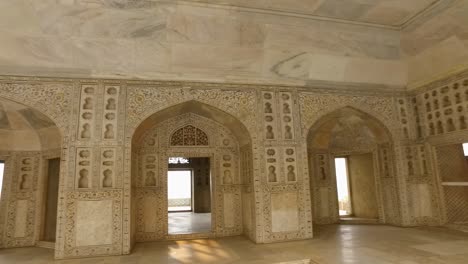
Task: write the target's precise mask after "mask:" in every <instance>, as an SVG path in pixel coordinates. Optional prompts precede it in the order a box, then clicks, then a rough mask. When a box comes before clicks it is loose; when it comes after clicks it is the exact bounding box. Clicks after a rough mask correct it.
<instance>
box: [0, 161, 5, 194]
mask: <svg viewBox="0 0 468 264" xmlns="http://www.w3.org/2000/svg"><path fill="white" fill-rule="evenodd" d="M4 171H5V161H3V160H0V199H1V198H2V189H3V172H4Z"/></svg>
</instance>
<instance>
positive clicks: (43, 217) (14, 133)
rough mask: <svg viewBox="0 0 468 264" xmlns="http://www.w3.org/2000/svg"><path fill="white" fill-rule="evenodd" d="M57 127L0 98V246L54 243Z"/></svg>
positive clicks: (38, 114)
mask: <svg viewBox="0 0 468 264" xmlns="http://www.w3.org/2000/svg"><path fill="white" fill-rule="evenodd" d="M62 131H63V130H62V129H60V128H59V126H58V125H57V124H56V123H55V122H54V121H52V120H51V119H50V118H49V117H48V116H46V115H45V114H43V113H42V112H41V111H40V110H37V109H36V108H34V107H31V106H28V105H24V104H21V103H18V102H16V101H13V100H10V99H7V98H3V97H0V162H2V163H4V166H5V174H4V175H3V183H4V184H3V186H2V189H1V196H0V199H1V200H0V214H1V215H6V216H7V217H6V218H5V220H6V221H2V222H1V223H0V247H22V246H34V245H37V244H40V243H42V242H48V243H54V242H55V239H56V236H57V234H56V230H57V226H58V224H57V222H56V221H57V214H58V201H59V199H58V197H59V187H58V186H59V181H60V175H61V173H60V171H61V154H62V151H61V149H62Z"/></svg>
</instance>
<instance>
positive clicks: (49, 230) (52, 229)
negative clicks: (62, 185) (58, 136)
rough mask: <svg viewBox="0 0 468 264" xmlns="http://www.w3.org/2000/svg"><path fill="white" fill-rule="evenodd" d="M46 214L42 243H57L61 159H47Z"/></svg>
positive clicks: (44, 216) (44, 214)
mask: <svg viewBox="0 0 468 264" xmlns="http://www.w3.org/2000/svg"><path fill="white" fill-rule="evenodd" d="M45 165H46V166H47V173H46V179H45V181H46V185H45V192H44V200H45V206H44V213H43V225H42V233H41V241H45V242H52V243H53V242H55V236H56V229H57V205H58V190H59V178H60V158H53V159H47V160H46V164H45Z"/></svg>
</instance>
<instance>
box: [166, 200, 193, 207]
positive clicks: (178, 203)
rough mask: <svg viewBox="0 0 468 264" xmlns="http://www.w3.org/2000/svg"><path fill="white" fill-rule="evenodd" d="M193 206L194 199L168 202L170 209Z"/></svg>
mask: <svg viewBox="0 0 468 264" xmlns="http://www.w3.org/2000/svg"><path fill="white" fill-rule="evenodd" d="M191 205H192V199H190V198H183V199H169V200H168V206H169V207H182V206H191Z"/></svg>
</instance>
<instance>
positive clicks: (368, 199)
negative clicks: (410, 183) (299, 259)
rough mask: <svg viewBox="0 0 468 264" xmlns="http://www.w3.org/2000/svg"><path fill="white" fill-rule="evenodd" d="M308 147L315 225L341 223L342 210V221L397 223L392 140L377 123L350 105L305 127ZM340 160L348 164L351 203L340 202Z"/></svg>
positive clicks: (382, 126) (387, 132)
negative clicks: (337, 166)
mask: <svg viewBox="0 0 468 264" xmlns="http://www.w3.org/2000/svg"><path fill="white" fill-rule="evenodd" d="M307 147H308V159H309V170H310V171H309V175H310V177H311V180H310V184H311V196H312V207H313V208H312V211H313V217H314V223H317V224H330V223H336V222H339V221H340V210H341V212H342V214H343V215H344V214H346V218H353V217H354V218H355V219H357V218H360V219H366V220H369V221H376V222H380V223H389V224H398V223H399V222H400V214H399V210H398V195H397V194H398V192H397V184H396V178H395V177H396V175H395V165H394V158H393V141H392V136H391V133H390V132H389V130H388V129H387V128H386V126H384V125H383V124H382V123H381V122H380V121H379V120H378V119H376V118H375V117H373V116H372V115H370V114H368V113H365V112H363V111H361V110H358V109H355V108H352V107H343V108H341V109H338V110H335V111H333V112H331V113H328V114H326V115H324V116H322V117H321V118H320V119H318V121H317V122H316V123H315V124H314V125H313V126H312V127H311V128H310V129H309V132H308V134H307ZM338 157H340V158H344V159H345V160H346V163H347V168H346V170H347V173H346V174H347V175H346V177H347V179H348V186H347V188H349V191H348V192H349V195H348V199H349V201H343V198H341V199H342V200H341V201H339V198H338V191H337V189H338V188H337V174H336V170H335V158H338ZM339 184H342V183H339ZM343 207H347V208H343ZM345 209H346V210H345ZM343 212H351V213H350V214H349V215H347V213H343ZM341 218H342V217H341Z"/></svg>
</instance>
